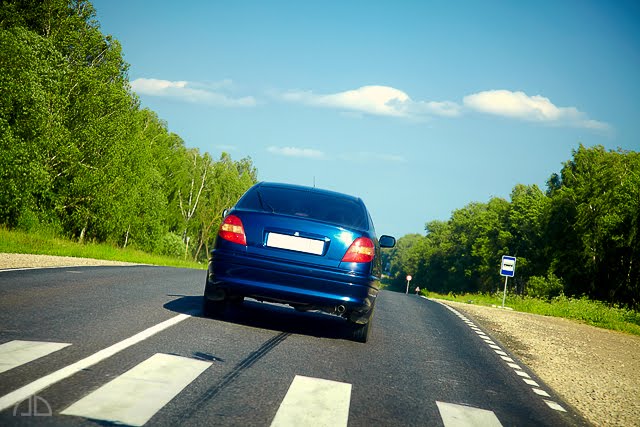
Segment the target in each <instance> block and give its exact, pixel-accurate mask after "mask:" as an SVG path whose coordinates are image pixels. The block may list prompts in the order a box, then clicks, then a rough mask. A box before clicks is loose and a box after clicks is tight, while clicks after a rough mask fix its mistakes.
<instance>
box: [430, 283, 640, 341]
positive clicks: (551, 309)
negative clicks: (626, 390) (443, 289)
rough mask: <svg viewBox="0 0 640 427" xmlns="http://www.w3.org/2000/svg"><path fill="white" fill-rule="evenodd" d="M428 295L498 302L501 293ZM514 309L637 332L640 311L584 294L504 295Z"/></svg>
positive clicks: (638, 329) (464, 300) (476, 302)
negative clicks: (592, 298)
mask: <svg viewBox="0 0 640 427" xmlns="http://www.w3.org/2000/svg"><path fill="white" fill-rule="evenodd" d="M429 296H430V297H431V298H437V299H443V300H449V301H457V302H462V303H467V304H476V305H488V306H501V305H502V295H501V294H499V293H496V294H493V295H490V294H459V295H454V294H447V295H442V294H434V293H432V294H430V295H429ZM505 305H506V306H507V307H510V308H512V309H514V310H516V311H521V312H525V313H534V314H541V315H544V316H553V317H563V318H566V319H572V320H577V321H580V322H584V323H586V324H589V325H593V326H597V327H600V328H605V329H611V330H615V331H621V332H626V333H630V334H634V335H640V312H638V311H635V310H631V309H628V308H624V307H620V306H609V305H607V304H604V303H602V302H600V301H593V300H590V299H589V298H587V297H582V298H570V297H566V296H564V295H560V296H558V297H555V298H552V299H550V300H547V299H538V298H533V297H529V296H524V297H523V296H517V295H508V296H507V300H506V304H505Z"/></svg>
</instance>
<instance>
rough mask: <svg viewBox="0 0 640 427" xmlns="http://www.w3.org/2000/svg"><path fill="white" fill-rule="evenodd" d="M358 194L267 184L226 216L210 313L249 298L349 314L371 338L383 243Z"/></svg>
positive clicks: (209, 291)
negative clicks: (354, 195) (351, 194)
mask: <svg viewBox="0 0 640 427" xmlns="http://www.w3.org/2000/svg"><path fill="white" fill-rule="evenodd" d="M394 245H395V238H393V237H391V236H380V239H378V238H377V237H376V233H375V230H374V228H373V222H372V220H371V216H370V215H369V212H368V211H367V208H366V207H365V205H364V203H363V202H362V200H361V199H360V198H358V197H353V196H348V195H346V194H342V193H337V192H333V191H327V190H321V189H318V188H312V187H304V186H298V185H290V184H276V183H267V182H261V183H258V184H256V185H254V186H253V187H251V188H250V189H249V190H247V192H246V193H245V194H244V195H243V196H242V197H241V198H240V200H239V201H238V203H237V204H236V205H235V207H233V208H232V209H231V210H229V211H227V212H225V216H224V220H223V223H222V225H221V226H220V230H219V233H218V236H217V239H216V242H215V245H214V249H213V250H212V251H211V258H210V261H209V267H208V272H207V279H206V284H205V290H204V299H203V311H204V314H205V315H206V316H210V317H215V316H218V315H220V313H221V312H222V311H223V310H224V309H225V307H226V306H227V305H228V304H240V303H242V301H243V300H244V298H253V299H256V300H258V301H266V302H275V303H280V304H288V305H290V306H292V307H294V308H295V309H296V310H299V311H309V310H318V311H322V312H326V313H331V314H335V315H338V316H341V317H344V318H345V319H346V320H347V323H348V327H349V328H351V331H350V332H351V334H352V337H353V339H354V340H356V341H359V342H366V341H367V338H368V336H369V332H370V330H371V320H372V316H373V310H374V307H375V303H376V297H377V295H378V290H379V281H380V275H381V269H382V268H381V258H380V248H391V247H393V246H394Z"/></svg>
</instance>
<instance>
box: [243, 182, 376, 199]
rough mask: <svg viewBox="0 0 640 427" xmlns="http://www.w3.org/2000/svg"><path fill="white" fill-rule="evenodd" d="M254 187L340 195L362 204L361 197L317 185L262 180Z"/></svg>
mask: <svg viewBox="0 0 640 427" xmlns="http://www.w3.org/2000/svg"><path fill="white" fill-rule="evenodd" d="M255 187H271V188H285V189H290V190H298V191H309V192H314V193H319V194H325V195H327V196H333V197H342V198H345V199H351V200H354V201H357V202H358V203H360V204H362V205H364V202H363V201H362V199H361V198H360V197H356V196H351V195H349V194H345V193H340V192H337V191H332V190H325V189H322V188H317V187H308V186H305V185H297V184H286V183H281V182H266V181H262V182H259V183H258V184H256V185H255Z"/></svg>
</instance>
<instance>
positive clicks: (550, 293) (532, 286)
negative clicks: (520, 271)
mask: <svg viewBox="0 0 640 427" xmlns="http://www.w3.org/2000/svg"><path fill="white" fill-rule="evenodd" d="M563 290H564V283H563V282H562V279H560V278H559V277H557V276H556V275H555V274H553V273H549V274H548V275H547V277H542V276H531V277H530V278H529V283H528V286H527V294H528V295H529V296H531V297H534V298H543V299H551V298H555V297H557V296H559V295H561V294H562V291H563Z"/></svg>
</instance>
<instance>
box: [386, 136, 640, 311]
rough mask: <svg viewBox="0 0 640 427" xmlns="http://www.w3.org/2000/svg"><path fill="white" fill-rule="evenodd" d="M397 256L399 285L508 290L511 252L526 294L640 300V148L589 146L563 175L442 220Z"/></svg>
mask: <svg viewBox="0 0 640 427" xmlns="http://www.w3.org/2000/svg"><path fill="white" fill-rule="evenodd" d="M398 243H399V244H398V248H397V249H396V250H395V251H392V252H390V260H389V262H390V264H391V265H392V266H393V268H392V276H393V278H392V283H393V284H394V286H391V287H390V289H397V290H402V289H404V288H402V286H401V284H402V282H403V280H404V277H405V275H406V274H412V275H413V276H414V279H415V280H416V282H417V283H421V284H422V285H421V286H426V287H428V288H429V289H431V290H433V291H435V292H439V293H443V294H446V293H448V292H454V293H465V292H491V291H495V290H498V289H501V284H502V280H501V278H500V276H498V269H499V266H500V259H501V256H502V255H513V256H516V257H517V258H518V262H517V274H516V277H515V278H514V279H513V280H511V281H510V283H511V284H514V285H515V290H516V292H517V293H518V294H520V295H527V294H528V295H535V296H539V297H542V298H551V297H554V296H558V295H560V294H561V293H563V294H565V295H568V296H570V297H581V296H583V295H586V296H587V297H589V298H592V299H596V300H600V301H606V302H608V303H610V304H622V305H625V306H628V307H631V308H637V307H639V306H640V154H639V153H637V152H632V151H622V150H617V151H606V150H605V149H604V148H603V147H599V146H598V147H593V148H585V147H584V146H582V145H580V146H579V148H578V149H577V150H575V151H574V152H573V159H572V160H570V161H568V162H566V163H565V164H564V167H563V169H562V171H561V174H560V175H558V174H554V175H552V176H551V177H550V178H549V181H548V189H547V192H546V193H543V192H542V191H541V190H540V189H539V188H538V187H537V186H535V185H534V186H524V185H521V184H519V185H516V186H515V187H514V188H513V191H512V193H511V201H506V200H503V199H499V198H493V199H491V200H490V201H489V202H488V203H478V202H475V203H470V204H469V205H467V206H465V207H464V208H462V209H458V210H456V211H454V212H453V213H452V215H451V218H450V219H449V220H448V221H446V222H445V221H432V222H429V223H427V225H426V234H425V235H424V236H421V235H408V236H405V237H403V238H400V239H399V240H398Z"/></svg>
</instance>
